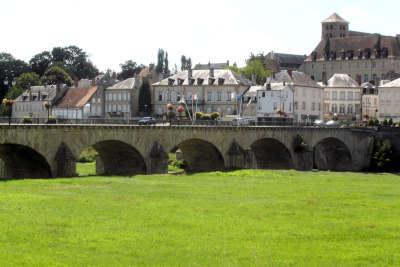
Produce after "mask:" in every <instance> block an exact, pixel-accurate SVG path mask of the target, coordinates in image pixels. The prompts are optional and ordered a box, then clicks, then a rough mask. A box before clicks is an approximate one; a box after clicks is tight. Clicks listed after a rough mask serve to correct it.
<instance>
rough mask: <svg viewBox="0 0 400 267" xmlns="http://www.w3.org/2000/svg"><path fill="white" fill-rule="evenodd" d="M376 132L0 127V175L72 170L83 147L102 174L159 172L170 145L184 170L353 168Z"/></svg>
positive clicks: (366, 158) (361, 162) (365, 158)
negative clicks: (298, 143)
mask: <svg viewBox="0 0 400 267" xmlns="http://www.w3.org/2000/svg"><path fill="white" fill-rule="evenodd" d="M377 133H378V132H376V131H373V130H367V129H350V128H349V129H346V128H311V127H305V128H295V127H207V126H184V127H180V126H172V127H162V126H127V125H121V126H106V125H97V126H95V125H86V126H84V125H12V126H11V127H9V126H6V125H1V126H0V158H1V159H2V160H3V161H4V163H5V168H4V169H5V172H6V178H20V177H31V178H32V177H33V178H34V177H70V176H73V175H75V173H76V170H75V159H77V158H78V157H79V155H80V153H81V152H82V150H84V149H86V148H87V147H91V146H92V147H94V148H95V149H96V150H97V152H98V153H99V157H98V161H97V168H98V169H97V171H98V174H106V175H134V174H140V173H147V174H152V173H165V172H166V171H167V163H168V159H167V152H169V151H175V150H176V149H180V150H181V151H182V153H183V157H184V160H185V161H186V162H187V164H188V168H187V171H189V172H197V171H211V170H223V169H242V168H272V169H277V168H284V169H285V168H293V169H298V170H310V169H312V167H313V166H314V165H315V166H318V167H320V168H321V169H330V170H352V171H360V170H363V169H365V168H367V167H369V164H370V158H371V153H372V148H373V143H374V136H375V135H377ZM399 134H400V133H398V135H399ZM296 135H301V136H302V137H303V139H304V142H305V143H306V144H307V146H308V151H309V152H304V153H297V152H295V151H294V148H293V140H294V137H295V136H296ZM310 151H311V152H310ZM313 151H315V153H313ZM314 158H315V159H314Z"/></svg>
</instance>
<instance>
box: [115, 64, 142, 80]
mask: <svg viewBox="0 0 400 267" xmlns="http://www.w3.org/2000/svg"><path fill="white" fill-rule="evenodd" d="M120 66H121V72H120V73H118V79H120V80H125V79H128V78H132V77H134V76H135V75H136V74H139V73H140V71H141V70H142V69H143V68H144V65H142V64H140V65H138V64H137V63H136V62H134V61H133V60H128V61H125V63H123V64H121V65H120Z"/></svg>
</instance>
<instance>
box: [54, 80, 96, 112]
mask: <svg viewBox="0 0 400 267" xmlns="http://www.w3.org/2000/svg"><path fill="white" fill-rule="evenodd" d="M96 91H97V86H89V87H72V88H69V89H68V90H67V91H66V93H65V95H64V96H63V97H62V99H61V100H59V101H58V102H57V103H56V105H54V106H52V107H51V111H52V115H53V116H54V117H56V118H57V119H64V120H82V119H88V118H92V117H95V116H98V114H99V112H100V110H98V109H97V108H94V105H93V106H92V101H93V102H96V101H95V100H94V98H93V96H94V95H95V93H96Z"/></svg>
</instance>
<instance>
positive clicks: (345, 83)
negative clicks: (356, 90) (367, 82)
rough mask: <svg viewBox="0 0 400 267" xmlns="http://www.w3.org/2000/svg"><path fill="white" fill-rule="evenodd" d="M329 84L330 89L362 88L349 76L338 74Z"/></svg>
mask: <svg viewBox="0 0 400 267" xmlns="http://www.w3.org/2000/svg"><path fill="white" fill-rule="evenodd" d="M327 83H328V87H344V88H348V87H360V86H359V85H358V83H357V82H356V81H355V80H354V79H353V78H351V77H350V76H349V75H348V74H338V73H336V74H334V75H333V76H332V77H331V78H330V79H329V80H328V82H327Z"/></svg>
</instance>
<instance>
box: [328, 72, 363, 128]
mask: <svg viewBox="0 0 400 267" xmlns="http://www.w3.org/2000/svg"><path fill="white" fill-rule="evenodd" d="M362 92H363V88H362V87H361V86H360V85H358V83H357V82H356V81H355V80H354V79H352V78H351V77H350V76H349V75H347V74H334V75H333V76H332V78H330V79H329V80H328V82H327V85H326V86H325V89H324V119H326V120H331V119H338V120H349V121H354V120H361V104H362V99H361V95H362Z"/></svg>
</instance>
